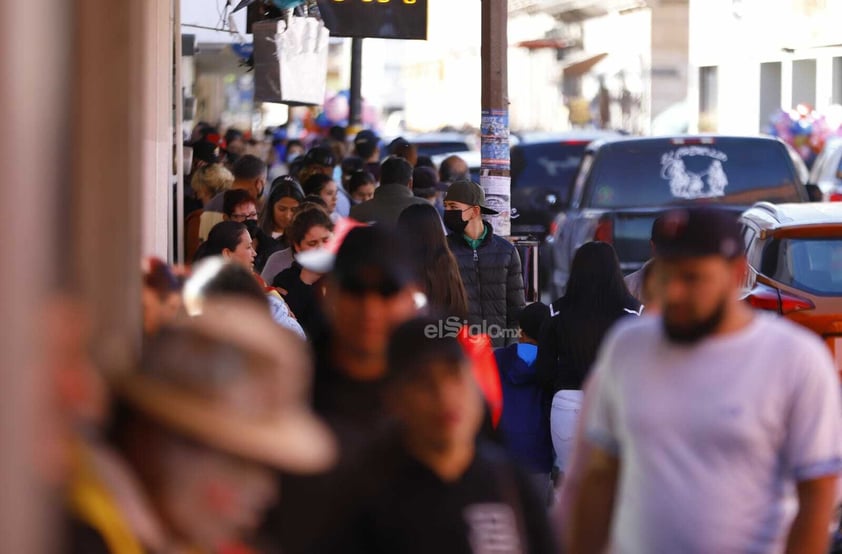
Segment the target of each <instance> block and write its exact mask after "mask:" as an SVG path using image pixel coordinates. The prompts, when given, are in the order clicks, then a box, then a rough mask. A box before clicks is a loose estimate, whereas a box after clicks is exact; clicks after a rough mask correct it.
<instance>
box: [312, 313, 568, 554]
mask: <svg viewBox="0 0 842 554" xmlns="http://www.w3.org/2000/svg"><path fill="white" fill-rule="evenodd" d="M437 324H438V321H437V320H436V319H435V318H434V317H430V316H425V317H419V318H416V319H413V320H411V321H409V322H407V323H404V324H403V325H401V326H400V327H398V328H397V329H396V330H395V332H394V333H393V334H392V337H391V340H390V341H389V346H388V349H387V372H386V375H385V381H384V389H383V398H384V401H385V406H386V409H387V411H388V413H389V414H391V416H392V417H393V418H394V424H395V426H394V428H393V429H392V430H391V432H390V433H388V434H387V435H385V436H384V437H383V438H382V439H381V440H378V441H375V442H374V443H372V445H371V446H370V447H369V449H367V450H366V452H365V455H364V456H363V457H362V458H361V459H360V462H359V464H358V465H356V466H355V467H354V468H352V469H351V471H350V472H349V473H348V477H347V479H345V481H344V483H343V487H341V490H337V491H335V497H334V498H335V499H336V500H335V501H334V502H332V503H331V506H328V508H329V509H330V510H331V511H332V512H333V514H332V517H331V524H329V525H326V526H325V533H324V538H325V540H324V543H325V544H324V547H322V548H317V549H314V550H313V552H324V553H328V554H332V553H333V552H336V553H337V554H338V553H340V552H341V553H342V554H355V553H361V554H362V553H366V554H379V553H383V554H386V553H394V552H400V553H403V554H416V553H417V554H422V553H423V554H427V553H431V552H435V553H437V554H470V553H481V552H489V553H490V552H499V553H503V552H511V553H514V552H519V553H522V554H543V553H546V554H550V553H555V552H558V548H557V545H556V544H555V540H554V535H553V533H552V531H551V528H550V524H549V521H548V519H547V513H546V510H545V509H544V506H543V504H542V502H541V500H540V499H539V498H538V496H537V494H536V493H535V491H534V489H533V484H532V482H531V481H530V480H529V479H528V477H527V475H526V474H525V473H524V472H523V471H522V470H521V469H520V468H519V467H517V465H516V464H515V463H514V462H513V461H512V460H511V459H510V458H509V457H508V456H507V455H506V453H505V452H504V451H503V450H502V449H501V448H500V447H499V446H496V445H494V444H492V443H489V442H487V441H486V440H484V439H483V438H482V436H481V434H480V426H481V423H482V419H483V405H482V396H481V393H480V391H479V390H478V388H477V386H476V383H475V381H474V377H473V372H472V370H471V363H470V361H469V360H468V358H467V357H466V355H465V352H464V350H463V349H462V347H461V346H460V344H459V341H458V340H457V339H456V338H454V337H448V336H437V335H436V334H435V333H432V334H431V333H430V332H429V331H430V329H435V328H436V326H437Z"/></svg>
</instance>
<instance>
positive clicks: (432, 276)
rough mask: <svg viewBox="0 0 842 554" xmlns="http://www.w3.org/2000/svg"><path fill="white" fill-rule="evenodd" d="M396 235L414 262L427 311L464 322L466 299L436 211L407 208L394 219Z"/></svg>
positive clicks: (422, 206)
mask: <svg viewBox="0 0 842 554" xmlns="http://www.w3.org/2000/svg"><path fill="white" fill-rule="evenodd" d="M398 234H399V236H400V237H401V238H402V239H403V240H404V241H405V242H406V245H407V249H408V251H409V255H410V259H412V260H413V261H414V262H415V273H416V277H417V279H418V282H419V283H421V284H423V286H424V293H425V294H426V295H427V302H428V304H429V306H430V308H431V309H432V310H433V311H434V312H440V313H444V314H445V315H449V316H456V317H459V318H460V319H464V318H466V317H467V316H468V296H467V294H466V293H465V286H464V285H463V284H462V276H461V275H460V274H459V266H458V265H457V263H456V258H454V257H453V253H452V252H451V251H450V247H449V246H448V245H447V239H446V237H445V234H444V228H443V227H442V222H441V217H439V213H438V211H437V210H436V209H435V208H434V207H433V206H432V205H430V204H415V205H412V206H409V207H408V208H406V209H405V210H404V211H403V212H401V215H400V217H398Z"/></svg>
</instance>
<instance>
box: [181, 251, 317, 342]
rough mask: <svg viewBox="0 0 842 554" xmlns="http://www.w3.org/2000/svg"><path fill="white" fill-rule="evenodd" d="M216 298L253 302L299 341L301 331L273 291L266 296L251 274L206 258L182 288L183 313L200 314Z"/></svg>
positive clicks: (286, 307) (242, 268) (232, 263)
mask: <svg viewBox="0 0 842 554" xmlns="http://www.w3.org/2000/svg"><path fill="white" fill-rule="evenodd" d="M219 296H225V297H231V298H239V299H246V300H253V301H255V302H257V303H258V304H260V305H261V306H263V307H265V308H268V310H269V313H271V314H272V319H273V320H274V321H275V323H277V324H278V325H280V326H281V327H284V328H286V329H288V330H290V331H292V332H293V333H295V334H296V335H298V336H299V337H300V338H302V339H306V338H307V337H306V335H305V334H304V329H303V328H302V327H301V324H300V323H299V322H298V320H297V319H296V318H295V316H294V315H293V313H292V312H291V311H290V309H289V306H288V305H287V303H286V302H285V301H284V300H283V298H281V296H280V294H279V293H277V292H275V291H270V292H267V290H266V287H264V286H263V285H262V284H261V283H260V282H259V281H258V280H257V279H256V278H255V275H254V273H253V272H252V271H251V270H249V269H248V268H246V267H245V266H243V265H242V264H238V263H236V262H233V261H226V260H224V259H222V258H221V257H213V258H206V259H204V260H202V261H201V262H199V263H198V264H196V265H195V266H193V273H192V275H191V276H190V278H189V279H187V282H186V283H185V285H184V304H185V307H186V309H187V313H189V314H190V315H197V314H200V313H202V311H203V306H204V304H205V303H206V302H208V301H209V300H212V299H214V298H217V297H219Z"/></svg>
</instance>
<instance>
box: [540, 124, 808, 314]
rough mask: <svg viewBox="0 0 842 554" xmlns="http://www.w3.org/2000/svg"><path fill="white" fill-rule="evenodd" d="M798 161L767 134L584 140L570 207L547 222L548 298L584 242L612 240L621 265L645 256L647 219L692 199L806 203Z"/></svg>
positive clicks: (737, 206) (735, 204) (738, 205)
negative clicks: (585, 144) (753, 135)
mask: <svg viewBox="0 0 842 554" xmlns="http://www.w3.org/2000/svg"><path fill="white" fill-rule="evenodd" d="M803 173H804V167H803V162H801V160H800V159H799V158H798V157H797V155H796V154H795V152H794V151H793V150H792V149H791V148H790V147H788V146H787V145H786V144H785V143H783V142H782V141H780V140H778V139H775V138H771V137H727V136H716V135H713V136H706V135H702V136H676V137H652V138H616V139H607V140H601V141H596V142H593V143H591V144H590V145H589V146H588V148H587V150H586V151H585V155H584V157H583V158H582V162H581V164H580V166H579V170H578V172H577V175H576V179H575V182H574V185H573V191H572V193H571V196H570V204H569V208H568V209H567V210H566V211H564V212H562V213H561V214H559V215H558V216H557V217H556V218H555V220H554V221H553V223H552V225H551V227H550V234H549V235H548V237H547V244H546V248H545V251H549V252H550V257H551V267H550V274H551V278H550V282H549V283H548V287H546V288H547V292H549V293H550V294H551V295H552V296H553V298H555V297H558V296H561V295H562V294H563V293H564V289H565V286H566V284H567V278H568V276H569V274H570V264H571V262H572V260H573V255H574V254H575V253H576V250H577V249H578V248H579V247H580V246H581V245H582V244H584V243H585V242H588V241H592V240H601V241H604V242H609V243H611V244H613V245H614V248H615V250H616V251H617V256H618V257H619V258H620V263H621V266H622V268H623V271H624V272H626V273H630V272H632V271H635V270H637V269H638V268H640V267H641V266H642V265H643V264H644V263H645V262H646V260H647V259H649V257H650V255H651V251H650V247H649V238H650V234H651V230H652V223H653V221H654V220H655V218H656V217H658V215H659V214H660V213H661V212H663V211H664V210H666V209H669V208H671V207H674V206H677V205H687V204H696V203H708V204H719V205H724V206H727V207H728V208H730V209H733V210H735V211H742V210H744V209H746V208H748V207H750V206H751V205H753V204H754V203H755V202H759V201H766V202H772V203H783V202H807V201H809V199H810V196H811V195H809V194H808V189H807V187H805V185H804V183H803V182H802V180H801V177H800V175H802V174H803Z"/></svg>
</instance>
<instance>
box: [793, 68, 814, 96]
mask: <svg viewBox="0 0 842 554" xmlns="http://www.w3.org/2000/svg"><path fill="white" fill-rule="evenodd" d="M792 104H793V105H798V104H809V105H811V106H815V105H816V60H796V61H794V62H792Z"/></svg>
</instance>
